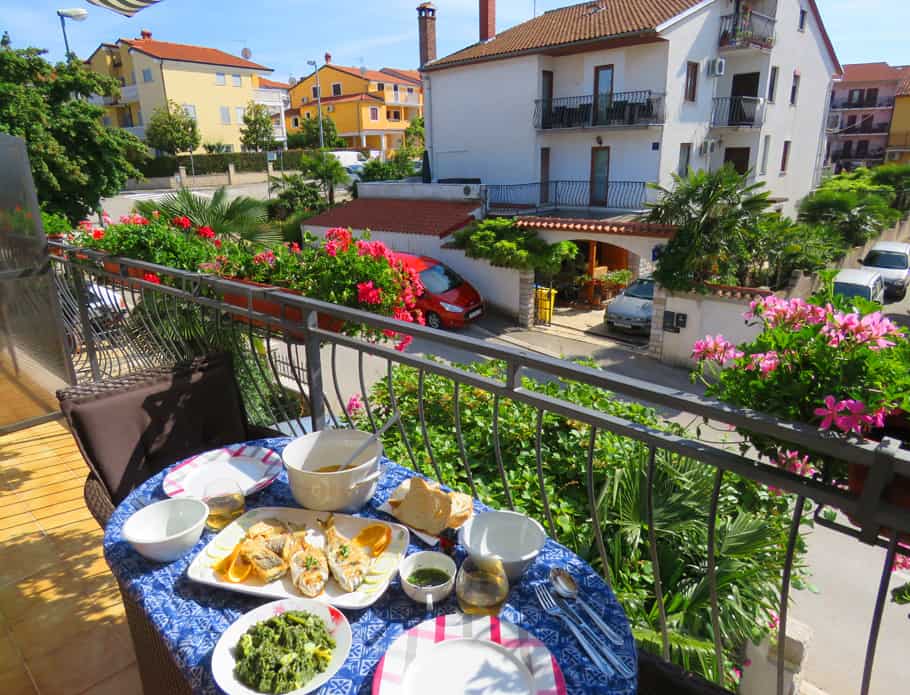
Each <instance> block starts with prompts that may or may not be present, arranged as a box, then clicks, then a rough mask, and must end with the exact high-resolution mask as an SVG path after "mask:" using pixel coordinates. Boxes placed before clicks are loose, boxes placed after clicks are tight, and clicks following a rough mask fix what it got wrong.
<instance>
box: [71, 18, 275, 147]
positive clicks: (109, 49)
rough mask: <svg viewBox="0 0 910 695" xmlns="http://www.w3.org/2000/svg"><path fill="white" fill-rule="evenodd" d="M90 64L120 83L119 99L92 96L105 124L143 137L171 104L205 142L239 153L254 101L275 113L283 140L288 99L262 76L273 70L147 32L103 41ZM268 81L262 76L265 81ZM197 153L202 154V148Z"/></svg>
mask: <svg viewBox="0 0 910 695" xmlns="http://www.w3.org/2000/svg"><path fill="white" fill-rule="evenodd" d="M85 62H86V65H87V66H88V67H89V68H90V69H91V70H93V71H94V72H98V73H102V74H105V75H108V76H110V77H113V78H114V79H116V80H117V81H118V82H119V83H120V96H119V97H100V96H96V97H93V100H94V101H95V102H96V103H98V104H101V105H103V106H104V107H105V115H104V122H105V124H107V125H110V126H119V127H121V128H126V129H127V130H129V131H130V132H132V133H134V134H135V135H137V136H139V137H140V138H144V136H145V122H146V121H147V120H148V118H149V117H150V116H151V115H152V112H153V111H154V110H155V109H157V108H159V107H160V106H163V105H164V104H165V102H167V101H173V102H176V103H177V104H180V105H181V106H182V107H183V108H184V110H186V112H187V113H189V114H190V115H191V116H193V117H194V118H195V119H196V122H197V123H198V125H199V133H200V135H201V136H202V143H204V144H208V143H221V144H223V145H225V146H226V147H227V148H228V149H229V151H240V149H241V144H240V127H241V126H242V125H243V113H244V110H245V108H246V105H247V104H248V103H249V102H250V101H254V102H258V103H262V104H265V105H266V106H268V108H269V110H270V111H271V112H272V113H273V114H274V120H275V124H276V125H275V138H276V140H283V139H285V129H284V123H283V119H282V117H281V114H282V113H283V112H284V110H285V108H286V107H287V105H288V104H287V95H286V92H285V91H284V90H282V89H276V88H274V87H271V85H278V84H279V83H274V82H271V81H270V80H266V81H265V83H263V84H262V85H260V82H259V80H260V76H259V73H270V72H272V70H271V68H267V67H265V66H264V65H259V64H258V63H254V62H252V61H250V60H247V59H246V58H239V57H237V56H233V55H230V54H229V53H225V52H224V51H219V50H218V49H215V48H205V47H203V46H190V45H187V44H179V43H170V42H167V41H157V40H155V39H153V38H152V33H151V32H149V31H143V32H142V36H141V38H138V39H119V40H118V41H117V42H116V43H103V44H101V45H100V46H98V48H97V49H95V52H94V53H92V55H91V56H89V59H88V60H87V61H85ZM263 79H264V78H263ZM197 151H200V152H201V151H203V148H201V147H200V148H199V150H197Z"/></svg>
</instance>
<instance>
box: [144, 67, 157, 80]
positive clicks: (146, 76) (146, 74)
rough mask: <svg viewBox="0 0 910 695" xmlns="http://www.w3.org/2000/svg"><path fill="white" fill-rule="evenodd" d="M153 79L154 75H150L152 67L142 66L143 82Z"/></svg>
mask: <svg viewBox="0 0 910 695" xmlns="http://www.w3.org/2000/svg"><path fill="white" fill-rule="evenodd" d="M154 81H155V77H154V75H152V69H151V68H142V82H143V84H147V83H149V82H154Z"/></svg>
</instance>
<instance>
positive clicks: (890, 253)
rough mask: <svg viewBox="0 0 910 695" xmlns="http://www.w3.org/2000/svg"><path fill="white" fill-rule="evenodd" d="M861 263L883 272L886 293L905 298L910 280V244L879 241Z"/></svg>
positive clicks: (870, 268) (869, 268)
mask: <svg viewBox="0 0 910 695" xmlns="http://www.w3.org/2000/svg"><path fill="white" fill-rule="evenodd" d="M860 264H861V265H862V266H864V267H865V268H866V269H868V270H874V271H876V272H878V273H880V274H881V276H882V280H884V282H885V294H886V295H892V296H895V297H900V298H903V296H904V295H905V294H907V284H908V282H910V244H906V243H903V242H899V241H877V242H875V244H874V245H873V246H872V250H871V251H869V253H868V254H867V255H866V257H865V258H863V259H862V260H861V261H860Z"/></svg>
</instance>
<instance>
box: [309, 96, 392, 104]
mask: <svg viewBox="0 0 910 695" xmlns="http://www.w3.org/2000/svg"><path fill="white" fill-rule="evenodd" d="M321 101H322V103H323V104H340V103H344V102H346V101H370V102H376V103H377V104H384V103H385V101H384V100H383V99H382V97H377V96H375V95H373V94H342V95H340V96H337V97H322V100H321ZM315 103H316V100H315V99H310V100H309V102H307V105H308V106H312V105H313V104H315Z"/></svg>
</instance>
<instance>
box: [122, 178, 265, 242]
mask: <svg viewBox="0 0 910 695" xmlns="http://www.w3.org/2000/svg"><path fill="white" fill-rule="evenodd" d="M135 208H136V211H137V212H138V213H140V214H141V215H143V216H145V217H148V218H151V217H152V216H153V214H154V212H155V211H157V212H159V214H160V215H161V216H163V217H165V218H166V219H173V218H175V217H188V218H189V219H190V221H191V222H192V223H193V226H195V227H211V228H212V230H213V231H214V232H215V234H217V235H218V236H222V237H226V238H233V239H249V240H256V241H270V240H274V238H275V234H274V233H271V234H270V233H269V230H264V224H265V222H266V208H265V204H264V203H263V202H262V201H261V200H256V199H255V198H250V197H248V196H238V197H237V198H233V199H231V200H228V196H227V189H226V188H224V187H223V186H222V187H221V188H219V189H218V190H217V191H215V194H214V195H213V196H212V197H211V198H208V197H205V196H201V195H196V194H195V193H192V192H191V191H189V190H187V189H186V188H181V189H180V190H178V191H176V192H175V193H171V194H169V195H167V196H165V197H164V198H161V199H160V200H140V201H138V202H137V203H136V205H135Z"/></svg>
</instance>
